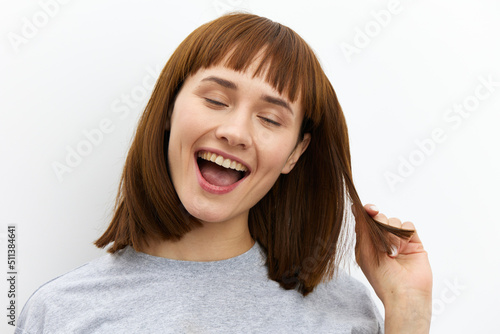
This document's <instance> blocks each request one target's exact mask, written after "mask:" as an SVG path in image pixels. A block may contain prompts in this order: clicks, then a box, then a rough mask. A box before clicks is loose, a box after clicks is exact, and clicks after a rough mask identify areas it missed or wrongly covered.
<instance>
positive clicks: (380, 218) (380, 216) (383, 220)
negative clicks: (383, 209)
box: [373, 213, 389, 225]
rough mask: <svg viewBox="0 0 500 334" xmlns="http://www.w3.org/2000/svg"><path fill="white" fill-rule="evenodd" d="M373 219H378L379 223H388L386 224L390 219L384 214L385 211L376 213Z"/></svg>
mask: <svg viewBox="0 0 500 334" xmlns="http://www.w3.org/2000/svg"><path fill="white" fill-rule="evenodd" d="M373 219H375V220H376V221H378V222H379V223H382V224H386V225H388V224H389V219H387V216H386V215H384V214H383V213H379V214H376V215H375V216H373Z"/></svg>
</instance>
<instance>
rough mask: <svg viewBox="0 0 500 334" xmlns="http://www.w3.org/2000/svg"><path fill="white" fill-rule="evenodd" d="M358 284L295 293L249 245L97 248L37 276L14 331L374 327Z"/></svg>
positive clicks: (342, 279)
mask: <svg viewBox="0 0 500 334" xmlns="http://www.w3.org/2000/svg"><path fill="white" fill-rule="evenodd" d="M382 332H383V320H382V318H381V315H380V313H379V312H378V310H377V308H376V307H375V305H374V304H373V301H372V299H371V298H370V296H369V293H368V290H367V289H366V287H365V286H364V285H363V284H361V283H360V282H359V281H357V280H355V279H354V278H352V277H350V276H349V275H347V274H345V273H341V274H340V275H339V276H338V277H337V278H335V279H334V280H332V281H330V282H328V283H322V284H320V285H319V286H318V287H317V288H316V289H315V290H314V291H313V292H312V293H310V294H309V295H308V296H306V297H303V296H302V295H301V294H300V293H299V292H297V291H296V290H285V289H283V288H281V287H280V286H279V284H278V283H277V282H275V281H273V280H270V279H269V278H268V277H267V267H266V266H265V264H264V257H263V251H262V249H261V247H260V246H259V244H258V243H257V242H256V243H255V245H254V246H253V247H252V248H251V249H250V250H249V251H247V252H246V253H244V254H241V255H239V256H236V257H234V258H231V259H227V260H222V261H213V262H193V261H179V260H172V259H166V258H162V257H156V256H151V255H148V254H145V253H141V252H136V251H135V250H134V249H133V248H132V247H126V248H125V249H123V250H121V251H119V252H117V253H116V254H114V255H111V254H107V255H104V256H103V257H100V258H98V259H95V260H93V261H91V262H89V263H87V264H85V265H83V266H81V267H79V268H77V269H75V270H73V271H70V272H69V273H67V274H64V275H62V276H59V277H58V278H56V279H53V280H52V281H49V282H48V283H46V284H44V285H42V286H41V287H40V288H39V289H38V290H37V291H35V293H34V294H33V295H32V296H31V298H30V299H29V300H28V302H27V303H26V305H25V306H24V308H23V310H22V312H21V314H20V317H19V319H18V323H17V328H16V331H15V334H21V333H23V334H38V333H64V334H68V333H85V334H90V333H113V334H116V333H141V334H145V333H218V334H220V333H314V334H316V333H382Z"/></svg>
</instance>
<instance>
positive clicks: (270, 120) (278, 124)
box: [259, 116, 281, 126]
mask: <svg viewBox="0 0 500 334" xmlns="http://www.w3.org/2000/svg"><path fill="white" fill-rule="evenodd" d="M259 118H260V119H261V120H263V121H264V122H266V123H269V124H271V125H274V126H281V124H280V123H278V122H276V121H273V120H272V119H269V118H267V117H262V116H260V117H259Z"/></svg>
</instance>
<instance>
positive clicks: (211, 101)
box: [205, 98, 227, 107]
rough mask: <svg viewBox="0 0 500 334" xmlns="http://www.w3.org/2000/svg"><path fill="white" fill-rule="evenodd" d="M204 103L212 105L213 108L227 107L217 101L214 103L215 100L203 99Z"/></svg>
mask: <svg viewBox="0 0 500 334" xmlns="http://www.w3.org/2000/svg"><path fill="white" fill-rule="evenodd" d="M205 101H207V102H208V103H210V104H213V105H215V106H218V107H227V105H226V104H225V103H222V102H219V101H216V100H212V99H207V98H205Z"/></svg>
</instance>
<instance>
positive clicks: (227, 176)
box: [197, 151, 249, 187]
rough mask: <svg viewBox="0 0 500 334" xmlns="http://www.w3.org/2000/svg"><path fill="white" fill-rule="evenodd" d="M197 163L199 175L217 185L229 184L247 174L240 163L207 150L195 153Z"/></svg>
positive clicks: (244, 167) (224, 185) (246, 169)
mask: <svg viewBox="0 0 500 334" xmlns="http://www.w3.org/2000/svg"><path fill="white" fill-rule="evenodd" d="M197 163H198V168H199V170H200V173H201V176H202V177H203V178H204V179H205V180H206V181H207V182H208V183H210V184H212V185H214V186H217V187H228V186H231V185H233V184H235V183H236V182H238V181H240V180H241V179H243V178H244V177H246V176H247V175H248V174H249V171H248V168H247V167H246V166H245V165H243V164H242V163H240V162H237V161H234V160H231V159H227V158H224V157H223V156H222V155H219V154H216V153H212V152H208V151H200V152H198V153H197Z"/></svg>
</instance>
